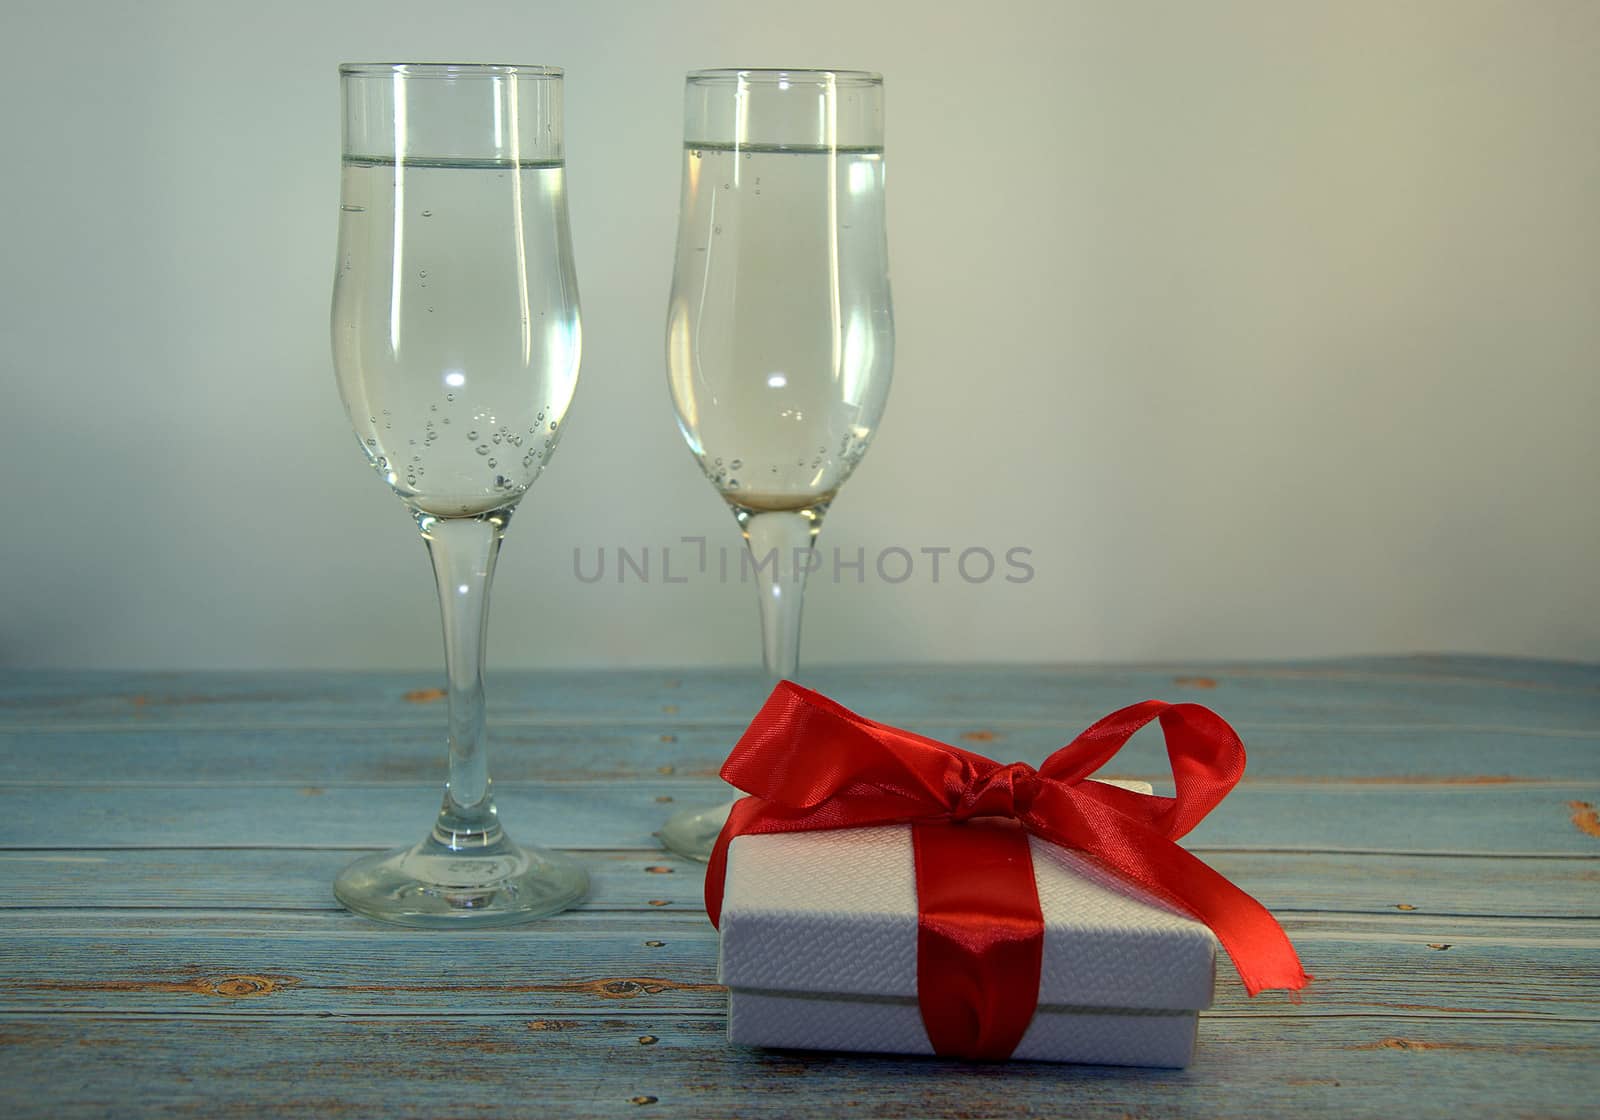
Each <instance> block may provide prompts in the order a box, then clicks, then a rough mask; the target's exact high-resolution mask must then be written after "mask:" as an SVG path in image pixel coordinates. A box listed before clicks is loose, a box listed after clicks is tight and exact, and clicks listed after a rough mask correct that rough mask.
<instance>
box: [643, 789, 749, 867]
mask: <svg viewBox="0 0 1600 1120" xmlns="http://www.w3.org/2000/svg"><path fill="white" fill-rule="evenodd" d="M732 808H733V802H732V801H729V802H727V803H726V804H723V805H714V806H712V807H711V808H709V809H679V810H678V811H677V812H676V813H674V814H672V816H670V817H668V818H667V823H666V824H664V825H662V826H661V831H660V832H659V833H658V834H657V835H659V836H660V837H661V846H662V847H664V848H666V849H667V851H669V852H673V853H675V854H677V855H680V856H684V857H685V858H687V859H697V860H699V861H700V862H701V863H704V862H706V860H708V859H710V858H711V849H712V848H713V847H714V846H715V845H716V843H717V833H719V832H721V831H722V826H723V825H724V824H726V823H727V820H728V811H729V810H730V809H732Z"/></svg>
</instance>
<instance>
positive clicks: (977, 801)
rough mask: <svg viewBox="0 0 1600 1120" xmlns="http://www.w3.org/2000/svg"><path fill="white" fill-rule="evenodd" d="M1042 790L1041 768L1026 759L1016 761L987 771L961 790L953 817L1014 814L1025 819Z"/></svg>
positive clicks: (957, 819)
mask: <svg viewBox="0 0 1600 1120" xmlns="http://www.w3.org/2000/svg"><path fill="white" fill-rule="evenodd" d="M1038 789H1039V771H1037V770H1035V769H1034V768H1033V767H1031V766H1029V765H1028V764H1027V763H1026V762H1013V763H1011V764H1010V765H1008V766H999V767H996V768H995V769H993V770H991V771H990V772H989V773H987V774H983V775H980V776H978V777H976V778H974V779H973V780H972V781H971V782H969V783H968V784H967V785H966V786H964V787H963V788H962V789H961V790H960V791H959V798H958V800H957V801H956V804H955V805H954V806H953V807H952V808H951V810H950V819H951V820H955V821H966V820H971V819H972V818H973V817H1010V818H1012V819H1014V820H1017V819H1021V818H1022V816H1023V815H1024V814H1026V813H1027V811H1028V809H1029V807H1030V806H1032V804H1033V798H1034V795H1035V794H1036V793H1037V792H1038Z"/></svg>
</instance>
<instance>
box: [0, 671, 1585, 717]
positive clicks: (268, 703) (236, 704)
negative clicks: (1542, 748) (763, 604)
mask: <svg viewBox="0 0 1600 1120" xmlns="http://www.w3.org/2000/svg"><path fill="white" fill-rule="evenodd" d="M1504 668H1505V672H1506V674H1507V677H1506V679H1504V680H1500V679H1496V678H1495V677H1494V676H1492V675H1491V676H1485V675H1482V674H1481V673H1477V674H1465V675H1453V674H1452V673H1450V672H1448V671H1447V670H1440V669H1439V668H1437V667H1432V668H1427V669H1419V668H1417V667H1416V666H1412V665H1408V663H1407V662H1406V661H1405V660H1404V659H1401V660H1397V661H1395V662H1380V663H1370V662H1366V663H1354V664H1350V663H1345V664H1341V663H1339V662H1324V663H1318V664H1309V665H1303V666H1294V665H1281V666H1231V667H1230V666H1227V665H1204V664H1201V665H1190V666H1157V667H1140V666H1108V667H1075V666H1061V667H1038V666H1026V667H1024V666H992V665H988V666H919V667H915V668H908V667H900V668H877V667H873V668H819V669H816V670H811V671H808V672H807V673H806V675H805V680H806V683H807V684H809V685H811V686H812V687H815V688H818V689H820V690H822V691H824V692H826V693H828V694H829V695H832V696H833V697H834V698H835V699H837V700H839V701H840V702H841V703H844V704H846V705H849V706H853V707H857V708H859V709H861V710H863V711H864V712H865V713H866V714H869V715H872V716H873V717H874V718H877V719H883V720H887V721H890V722H901V721H905V720H923V721H930V722H940V723H961V722H965V721H976V722H977V724H978V726H980V727H982V726H986V725H987V724H988V723H995V724H997V725H1002V724H1017V723H1021V724H1038V725H1043V726H1046V727H1050V728H1056V729H1060V731H1061V733H1063V734H1064V735H1071V734H1072V733H1075V732H1076V731H1077V730H1079V729H1080V728H1082V727H1083V726H1085V725H1086V724H1088V723H1089V722H1092V721H1093V720H1095V719H1097V718H1099V717H1100V716H1102V715H1104V714H1106V713H1107V712H1109V711H1112V710H1114V709H1116V708H1119V707H1122V706H1123V705H1125V704H1129V703H1132V702H1134V701H1136V700H1142V699H1146V698H1148V697H1151V696H1155V697H1160V698H1163V699H1170V700H1200V701H1202V702H1205V703H1207V704H1210V705H1212V706H1215V707H1217V708H1218V709H1219V710H1221V711H1222V712H1224V714H1226V715H1227V716H1228V717H1229V718H1230V719H1235V720H1238V721H1239V722H1240V723H1242V724H1245V725H1247V726H1276V727H1294V728H1300V727H1308V726H1309V727H1314V728H1323V729H1327V728H1331V727H1340V726H1347V727H1373V726H1377V727H1384V728H1416V727H1505V728H1515V729H1519V730H1524V731H1529V730H1533V731H1538V730H1554V731H1565V732H1573V731H1578V732H1585V733H1589V734H1596V733H1600V667H1587V668H1582V669H1579V670H1577V671H1572V670H1571V669H1570V667H1568V668H1567V669H1565V670H1563V671H1561V672H1559V673H1558V672H1556V671H1555V670H1551V674H1552V676H1551V679H1550V680H1548V681H1546V680H1544V679H1541V677H1540V673H1541V672H1543V671H1544V670H1543V666H1542V663H1529V662H1514V663H1509V664H1507V665H1506V666H1505V667H1504ZM438 685H439V674H438V673H437V672H432V673H372V674H350V673H338V674H330V673H285V672H272V673H187V674H149V673H100V674H88V673H77V674H68V673H48V672H46V673H39V672H26V671H18V672H13V673H11V674H8V675H7V676H6V678H5V679H4V680H3V681H0V726H5V727H10V728H12V729H17V730H21V729H32V728H36V727H49V726H62V725H95V726H114V727H141V726H142V727H182V726H210V727H226V728H235V729H238V728H247V727H256V728H259V727H313V726H315V727H327V726H374V725H384V726H402V727H403V726H410V725H412V723H413V721H414V720H415V719H416V718H417V709H418V707H419V706H422V705H420V704H419V703H417V702H415V701H416V700H419V699H422V698H424V697H426V696H428V695H430V694H431V692H434V691H436V690H437V687H438ZM768 687H769V686H768V685H767V683H766V682H765V680H764V679H763V678H762V677H761V675H760V674H759V673H757V672H755V671H749V670H746V671H734V670H694V671H692V672H682V673H678V672H662V671H653V670H628V671H610V670H607V671H588V672H546V673H522V672H515V673H504V674H496V675H494V676H492V677H491V681H490V689H489V702H490V719H491V721H492V722H494V723H496V724H499V725H502V726H505V725H511V724H518V723H533V724H540V723H547V722H556V723H560V722H570V721H573V720H579V721H583V722H596V721H600V722H609V723H618V722H642V723H644V724H647V725H650V726H654V725H655V724H656V723H658V722H659V721H660V720H662V719H663V718H664V717H676V718H677V720H678V722H681V723H697V722H704V721H711V722H716V723H735V724H738V723H742V722H744V721H747V720H748V719H749V717H750V716H751V714H752V713H753V712H754V711H755V709H756V708H757V707H758V706H759V704H760V702H761V700H762V698H763V697H764V696H765V695H766V693H767V691H768ZM408 696H410V697H412V698H413V700H410V701H408V700H407V697H408ZM424 703H425V701H424Z"/></svg>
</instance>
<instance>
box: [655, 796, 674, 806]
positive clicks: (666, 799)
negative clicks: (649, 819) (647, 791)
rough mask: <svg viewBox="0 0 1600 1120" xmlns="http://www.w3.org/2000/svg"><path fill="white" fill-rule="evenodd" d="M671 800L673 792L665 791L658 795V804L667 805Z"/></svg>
mask: <svg viewBox="0 0 1600 1120" xmlns="http://www.w3.org/2000/svg"><path fill="white" fill-rule="evenodd" d="M671 800H672V794H670V793H663V794H660V795H658V796H657V797H656V804H657V805H666V804H667V803H668V802H670V801H671Z"/></svg>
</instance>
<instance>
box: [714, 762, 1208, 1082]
mask: <svg viewBox="0 0 1600 1120" xmlns="http://www.w3.org/2000/svg"><path fill="white" fill-rule="evenodd" d="M1117 784H1119V785H1128V786H1133V787H1134V788H1140V786H1139V785H1136V784H1135V783H1131V782H1130V783H1117ZM1141 785H1142V784H1141ZM1142 789H1143V792H1148V791H1149V787H1148V786H1142ZM1029 844H1030V847H1031V849H1032V852H1033V872H1034V879H1035V882H1036V884H1037V886H1038V891H1039V906H1040V910H1041V912H1042V913H1043V915H1044V922H1045V930H1044V952H1043V961H1042V964H1041V968H1040V977H1039V1000H1038V1007H1037V1010H1036V1011H1035V1013H1034V1017H1033V1022H1032V1023H1031V1024H1030V1025H1029V1027H1028V1030H1027V1033H1026V1034H1024V1035H1023V1037H1022V1040H1021V1042H1020V1043H1019V1044H1018V1045H1017V1048H1016V1050H1015V1052H1014V1053H1013V1054H1012V1057H1014V1058H1021V1059H1032V1060H1036V1061H1052V1062H1091V1063H1097V1064H1105V1065H1129V1066H1168V1067H1181V1066H1184V1065H1187V1064H1188V1062H1189V1060H1190V1058H1191V1057H1192V1056H1193V1054H1194V1044H1195V1030H1196V1026H1197V1022H1198V1017H1199V1016H1198V1013H1199V1011H1200V1010H1202V1009H1204V1008H1206V1007H1209V1006H1210V1005H1211V995H1212V986H1213V982H1214V979H1215V974H1216V941H1215V938H1214V937H1213V936H1212V933H1211V931H1210V930H1209V929H1208V928H1206V926H1205V925H1203V924H1202V923H1200V922H1197V921H1195V920H1194V919H1193V918H1190V917H1187V916H1186V915H1183V914H1180V913H1177V912H1175V911H1174V910H1173V909H1172V908H1171V907H1169V906H1167V905H1165V904H1164V903H1162V902H1159V901H1157V900H1156V899H1154V898H1153V897H1151V896H1150V895H1149V894H1147V893H1146V892H1144V891H1141V890H1140V889H1138V888H1137V887H1134V886H1131V885H1129V884H1128V883H1126V882H1124V881H1123V880H1122V879H1120V878H1119V877H1117V876H1115V875H1114V874H1112V873H1111V872H1109V871H1107V870H1105V869H1104V868H1103V867H1101V866H1100V865H1099V864H1098V863H1096V862H1095V861H1094V860H1092V859H1090V858H1089V857H1087V856H1084V855H1082V854H1080V853H1077V852H1072V851H1068V850H1066V849H1063V848H1059V847H1057V846H1056V845H1054V844H1051V843H1050V842H1048V841H1045V840H1041V839H1039V838H1038V837H1029ZM915 876H916V872H915V863H914V857H913V854H912V841H911V828H910V826H909V825H888V826H883V827H876V828H853V829H841V830H836V831H820V832H792V833H769V834H765V835H750V836H740V837H738V838H736V839H735V840H734V841H733V842H732V844H730V845H729V848H728V869H727V880H726V885H725V888H724V893H723V901H722V920H721V930H722V946H721V977H722V982H723V983H724V984H726V985H727V986H728V1040H729V1041H730V1042H733V1043H736V1044H742V1045H750V1046H780V1047H795V1048H800V1049H811V1050H865V1051H881V1052H891V1053H898V1054H932V1053H933V1047H932V1045H931V1044H930V1043H929V1041H928V1035H927V1032H926V1030H925V1029H924V1028H923V1025H922V1015H921V1012H920V1010H919V1008H918V1004H917V900H916V878H915Z"/></svg>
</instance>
